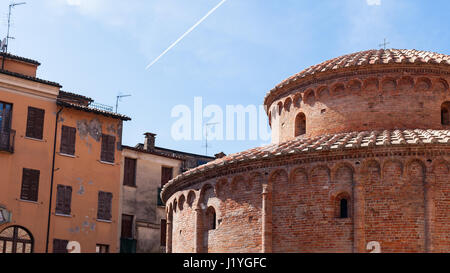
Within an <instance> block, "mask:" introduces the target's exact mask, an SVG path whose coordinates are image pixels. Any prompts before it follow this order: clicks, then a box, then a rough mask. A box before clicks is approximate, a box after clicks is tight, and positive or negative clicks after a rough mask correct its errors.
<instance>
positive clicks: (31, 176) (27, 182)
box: [20, 169, 40, 202]
mask: <svg viewBox="0 0 450 273" xmlns="http://www.w3.org/2000/svg"><path fill="white" fill-rule="evenodd" d="M39 176H40V171H37V170H30V169H23V174H22V189H21V193H20V199H21V200H25V201H34V202H37V201H38V191H39Z"/></svg>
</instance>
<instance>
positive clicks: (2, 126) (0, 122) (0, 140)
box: [0, 102, 12, 150]
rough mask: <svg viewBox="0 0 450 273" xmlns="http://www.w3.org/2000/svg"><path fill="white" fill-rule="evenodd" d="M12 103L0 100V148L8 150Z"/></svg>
mask: <svg viewBox="0 0 450 273" xmlns="http://www.w3.org/2000/svg"><path fill="white" fill-rule="evenodd" d="M11 115H12V105H11V104H7V103H3V102H0V149H2V150H9V148H10V138H11Z"/></svg>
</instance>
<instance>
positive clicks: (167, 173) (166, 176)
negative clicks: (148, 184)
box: [161, 167, 173, 188]
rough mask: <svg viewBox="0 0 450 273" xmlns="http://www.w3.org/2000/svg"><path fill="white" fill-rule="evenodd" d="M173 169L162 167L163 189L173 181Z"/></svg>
mask: <svg viewBox="0 0 450 273" xmlns="http://www.w3.org/2000/svg"><path fill="white" fill-rule="evenodd" d="M172 176H173V168H167V167H162V169H161V188H163V187H164V185H165V184H167V182H169V181H170V180H172V178H173V177H172Z"/></svg>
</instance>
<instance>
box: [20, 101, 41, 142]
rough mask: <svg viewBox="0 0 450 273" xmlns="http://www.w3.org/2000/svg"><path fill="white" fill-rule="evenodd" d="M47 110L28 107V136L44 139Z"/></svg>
mask: <svg viewBox="0 0 450 273" xmlns="http://www.w3.org/2000/svg"><path fill="white" fill-rule="evenodd" d="M44 116H45V111H44V110H42V109H38V108H34V107H28V118H27V131H26V134H25V135H26V137H29V138H34V139H42V138H43V133H44Z"/></svg>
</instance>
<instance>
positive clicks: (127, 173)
mask: <svg viewBox="0 0 450 273" xmlns="http://www.w3.org/2000/svg"><path fill="white" fill-rule="evenodd" d="M123 184H124V185H126V186H132V187H134V186H136V159H132V158H127V157H126V158H125V166H124V181H123Z"/></svg>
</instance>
